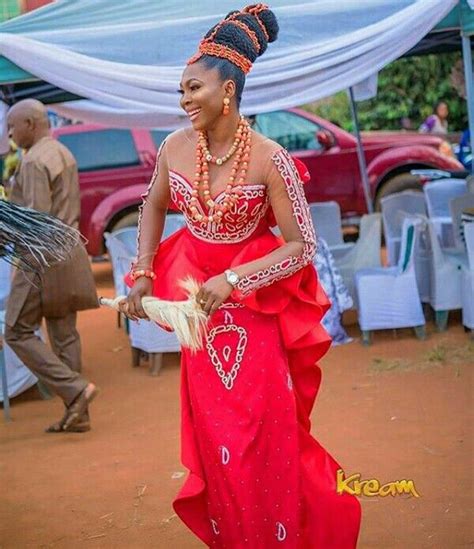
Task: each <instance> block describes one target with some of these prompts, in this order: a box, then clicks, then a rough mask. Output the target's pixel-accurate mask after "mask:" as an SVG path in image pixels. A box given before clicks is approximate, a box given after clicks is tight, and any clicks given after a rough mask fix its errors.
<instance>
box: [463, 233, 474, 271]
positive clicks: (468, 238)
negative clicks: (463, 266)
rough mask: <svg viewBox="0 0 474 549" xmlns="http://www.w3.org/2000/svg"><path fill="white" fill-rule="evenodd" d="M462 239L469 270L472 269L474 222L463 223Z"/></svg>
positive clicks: (473, 265)
mask: <svg viewBox="0 0 474 549" xmlns="http://www.w3.org/2000/svg"><path fill="white" fill-rule="evenodd" d="M464 240H465V241H466V248H467V259H468V262H469V270H471V271H474V223H466V222H465V223H464Z"/></svg>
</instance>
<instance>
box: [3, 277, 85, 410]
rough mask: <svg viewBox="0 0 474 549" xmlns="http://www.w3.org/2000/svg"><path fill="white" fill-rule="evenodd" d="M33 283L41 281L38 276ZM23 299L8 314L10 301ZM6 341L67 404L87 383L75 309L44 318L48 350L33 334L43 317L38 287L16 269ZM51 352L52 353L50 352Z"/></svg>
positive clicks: (6, 328) (9, 299) (67, 404)
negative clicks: (16, 309)
mask: <svg viewBox="0 0 474 549" xmlns="http://www.w3.org/2000/svg"><path fill="white" fill-rule="evenodd" d="M35 283H37V284H38V283H40V282H39V281H38V279H36V280H35ZM18 300H22V301H23V306H22V308H21V310H20V311H19V312H18V313H17V312H15V313H14V314H12V315H10V318H13V321H11V322H9V309H10V305H9V304H10V303H12V307H11V309H13V308H14V306H13V304H14V303H18ZM8 303H9V304H7V312H6V318H5V320H6V326H5V341H6V342H7V343H8V345H10V347H11V348H12V349H13V351H14V352H15V353H16V354H17V355H18V358H20V360H21V361H22V362H23V363H24V364H25V366H27V367H28V368H29V369H30V370H31V371H32V372H33V373H34V374H35V375H36V376H37V377H38V378H39V379H40V380H41V381H43V382H44V383H45V384H46V385H47V386H48V387H50V388H51V390H52V391H53V392H55V393H56V394H58V395H59V396H60V397H61V398H62V399H63V401H64V404H65V405H66V406H69V405H70V404H71V403H72V401H73V400H74V399H75V397H76V396H77V395H78V394H79V393H80V392H82V391H83V390H84V389H85V387H86V386H87V383H88V382H87V380H85V379H84V378H83V377H82V376H81V375H80V372H81V340H80V337H79V333H78V331H77V329H76V317H77V313H76V312H71V313H69V314H67V315H66V316H64V317H59V318H46V327H47V330H48V336H49V340H50V343H51V347H52V349H53V350H51V349H50V348H49V347H48V346H47V345H46V343H44V342H43V341H42V340H41V339H40V338H39V337H38V336H37V335H36V334H35V330H37V329H38V328H39V327H40V326H41V321H42V319H43V317H44V314H43V310H42V300H41V290H40V288H39V287H37V286H35V285H33V284H31V282H30V281H29V280H28V279H27V278H26V276H25V275H24V274H23V273H20V272H17V273H16V274H15V276H14V278H13V281H12V287H11V291H10V295H9V298H8ZM53 351H54V352H53Z"/></svg>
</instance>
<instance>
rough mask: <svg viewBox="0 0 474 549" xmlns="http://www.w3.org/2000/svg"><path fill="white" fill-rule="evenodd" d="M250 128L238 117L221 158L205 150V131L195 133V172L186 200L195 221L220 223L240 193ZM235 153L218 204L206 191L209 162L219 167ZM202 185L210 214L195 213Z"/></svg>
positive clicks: (243, 180) (244, 175) (207, 146)
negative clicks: (196, 136)
mask: <svg viewBox="0 0 474 549" xmlns="http://www.w3.org/2000/svg"><path fill="white" fill-rule="evenodd" d="M250 143H251V131H250V126H249V123H248V122H247V120H245V118H244V117H243V116H241V117H240V121H239V125H238V127H237V131H236V133H235V137H234V141H233V143H232V146H231V147H230V149H229V151H228V152H227V154H225V155H224V156H222V157H216V156H213V155H212V154H211V153H210V151H209V145H208V138H207V133H206V132H205V131H200V132H199V137H198V142H197V146H196V172H195V174H194V181H193V190H192V193H191V199H190V201H189V210H190V212H191V216H192V218H193V219H194V220H195V221H199V222H202V223H208V222H211V223H212V222H215V223H217V224H220V223H222V218H223V216H224V214H225V213H226V212H228V211H229V210H230V209H231V208H232V206H233V205H234V204H235V203H236V202H237V201H238V200H239V198H240V196H241V195H242V192H243V191H242V185H243V184H244V182H245V177H246V175H247V169H248V162H249V158H250ZM234 155H235V158H234V161H233V165H232V170H231V173H230V177H229V182H228V183H227V186H226V188H225V191H224V198H223V200H222V203H217V202H215V201H214V200H213V199H212V198H211V193H210V190H209V163H211V164H215V165H216V166H222V165H223V164H224V163H225V162H227V161H228V160H229V159H230V158H231V157H233V156H234ZM201 186H202V191H203V195H204V201H205V203H206V205H207V206H208V208H209V209H212V213H211V214H210V215H203V214H201V213H200V212H199V208H198V206H199V198H198V197H199V189H200V187H201Z"/></svg>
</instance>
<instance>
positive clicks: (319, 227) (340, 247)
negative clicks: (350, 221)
mask: <svg viewBox="0 0 474 549" xmlns="http://www.w3.org/2000/svg"><path fill="white" fill-rule="evenodd" d="M309 210H310V212H311V218H312V220H313V225H314V228H315V231H316V234H317V235H318V236H320V237H321V238H324V240H325V241H326V243H327V245H328V246H329V250H330V251H331V254H332V256H333V257H334V259H335V260H337V259H338V258H339V257H343V256H344V255H345V254H346V253H347V252H348V251H349V250H350V249H351V248H352V247H353V246H354V243H353V242H344V238H343V234H342V223H341V209H340V208H339V204H338V203H337V202H334V201H329V202H313V203H312V204H310V205H309Z"/></svg>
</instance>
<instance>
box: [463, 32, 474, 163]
mask: <svg viewBox="0 0 474 549" xmlns="http://www.w3.org/2000/svg"><path fill="white" fill-rule="evenodd" d="M461 38H462V58H463V61H464V77H465V80H466V99H467V116H468V120H469V131H470V133H471V153H472V154H474V75H473V72H474V69H473V66H472V54H471V38H470V36H466V35H464V34H461ZM471 171H472V173H473V174H474V162H472V164H471Z"/></svg>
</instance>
